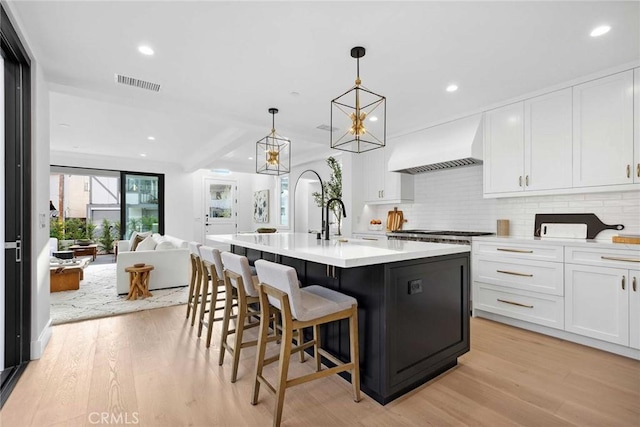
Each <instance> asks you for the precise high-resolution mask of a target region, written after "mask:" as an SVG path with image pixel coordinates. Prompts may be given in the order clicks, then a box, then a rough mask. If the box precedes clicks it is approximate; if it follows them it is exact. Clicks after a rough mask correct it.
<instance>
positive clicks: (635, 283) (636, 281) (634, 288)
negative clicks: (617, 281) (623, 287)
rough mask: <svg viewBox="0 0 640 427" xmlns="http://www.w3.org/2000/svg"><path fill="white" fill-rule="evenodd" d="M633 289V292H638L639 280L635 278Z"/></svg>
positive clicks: (632, 283) (632, 284)
mask: <svg viewBox="0 0 640 427" xmlns="http://www.w3.org/2000/svg"><path fill="white" fill-rule="evenodd" d="M631 287H632V288H633V292H636V291H637V290H638V278H637V277H634V278H633V282H631Z"/></svg>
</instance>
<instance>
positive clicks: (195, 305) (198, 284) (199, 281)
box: [191, 260, 207, 326]
mask: <svg viewBox="0 0 640 427" xmlns="http://www.w3.org/2000/svg"><path fill="white" fill-rule="evenodd" d="M196 264H197V265H200V261H199V260H196ZM201 289H202V268H199V267H198V269H197V270H196V283H195V288H194V290H193V313H191V326H193V325H195V323H196V314H197V313H198V305H199V304H198V303H199V302H200V298H201V297H202V298H203V299H206V298H207V296H206V295H201V293H200V290H201Z"/></svg>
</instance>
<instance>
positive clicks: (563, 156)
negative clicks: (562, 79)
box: [524, 88, 573, 191]
mask: <svg viewBox="0 0 640 427" xmlns="http://www.w3.org/2000/svg"><path fill="white" fill-rule="evenodd" d="M571 115H572V94H571V88H568V89H563V90H559V91H556V92H552V93H549V94H547V95H543V96H538V97H535V98H531V99H528V100H526V101H525V103H524V175H525V178H524V188H525V191H532V190H551V189H557V188H571V181H572V174H571V163H572V155H573V153H572V129H571Z"/></svg>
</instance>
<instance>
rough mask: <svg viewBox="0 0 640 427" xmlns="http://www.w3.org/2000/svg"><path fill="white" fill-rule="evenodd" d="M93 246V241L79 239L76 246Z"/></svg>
mask: <svg viewBox="0 0 640 427" xmlns="http://www.w3.org/2000/svg"><path fill="white" fill-rule="evenodd" d="M91 244H93V241H92V240H89V239H78V240H76V245H78V246H89V245H91Z"/></svg>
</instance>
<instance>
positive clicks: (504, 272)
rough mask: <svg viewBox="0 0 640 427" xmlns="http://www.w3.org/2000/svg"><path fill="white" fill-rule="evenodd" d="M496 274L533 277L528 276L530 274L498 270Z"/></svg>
mask: <svg viewBox="0 0 640 427" xmlns="http://www.w3.org/2000/svg"><path fill="white" fill-rule="evenodd" d="M496 272H498V273H503V274H511V275H513V276H522V277H533V274H528V273H517V272H515V271H507V270H496Z"/></svg>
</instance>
